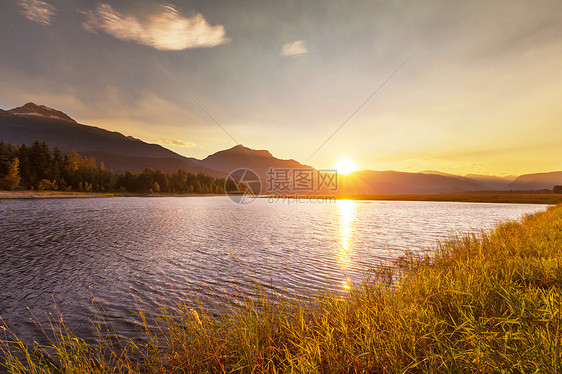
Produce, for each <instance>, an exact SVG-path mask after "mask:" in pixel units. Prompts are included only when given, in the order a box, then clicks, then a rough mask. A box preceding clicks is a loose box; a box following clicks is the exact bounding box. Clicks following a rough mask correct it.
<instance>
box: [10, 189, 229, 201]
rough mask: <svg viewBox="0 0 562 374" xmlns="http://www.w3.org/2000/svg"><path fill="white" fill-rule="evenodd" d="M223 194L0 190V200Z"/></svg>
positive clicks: (207, 195)
mask: <svg viewBox="0 0 562 374" xmlns="http://www.w3.org/2000/svg"><path fill="white" fill-rule="evenodd" d="M212 196H224V195H223V194H169V195H168V194H155V193H152V194H134V193H120V192H78V191H27V190H26V191H0V200H3V199H6V200H9V199H79V198H109V197H212Z"/></svg>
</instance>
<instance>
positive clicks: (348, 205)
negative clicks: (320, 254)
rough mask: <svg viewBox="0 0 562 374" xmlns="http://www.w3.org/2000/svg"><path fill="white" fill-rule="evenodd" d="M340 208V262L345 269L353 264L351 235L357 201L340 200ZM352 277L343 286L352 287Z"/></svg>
mask: <svg viewBox="0 0 562 374" xmlns="http://www.w3.org/2000/svg"><path fill="white" fill-rule="evenodd" d="M337 204H338V209H339V215H340V219H339V225H340V232H339V238H338V244H339V248H338V262H339V263H340V266H341V268H342V271H345V270H346V269H348V268H349V265H350V264H351V250H352V248H351V235H352V233H353V224H354V222H355V214H356V202H355V201H353V200H338V203H337ZM350 281H351V280H350V279H348V278H346V280H345V281H344V282H343V288H344V289H346V290H348V289H350V287H351V285H350Z"/></svg>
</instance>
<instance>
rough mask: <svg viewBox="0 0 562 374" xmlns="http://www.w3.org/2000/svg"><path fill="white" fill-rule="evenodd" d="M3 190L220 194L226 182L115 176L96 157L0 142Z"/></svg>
mask: <svg viewBox="0 0 562 374" xmlns="http://www.w3.org/2000/svg"><path fill="white" fill-rule="evenodd" d="M231 183H233V182H231ZM231 187H232V186H227V189H228V188H231ZM0 189H4V190H14V189H28V190H42V191H45V190H51V191H87V192H130V193H158V192H164V193H200V194H221V193H224V189H225V179H224V178H213V177H211V176H208V175H205V174H203V173H199V174H192V173H188V172H186V171H184V170H178V171H177V172H176V173H164V172H162V171H159V170H154V169H150V168H147V169H145V170H143V172H142V173H133V172H129V171H128V172H126V173H115V172H113V171H112V170H110V169H106V168H105V167H104V164H103V162H100V163H99V164H98V163H97V162H96V160H95V158H93V157H83V156H81V155H80V154H78V153H76V152H70V153H67V154H64V155H63V154H62V152H61V151H60V150H59V149H58V147H55V148H54V149H53V150H52V151H51V149H50V148H49V146H48V145H47V144H46V143H45V142H39V141H35V142H34V143H33V144H32V145H31V146H29V147H28V146H26V145H25V144H23V145H11V144H7V143H5V142H4V141H0Z"/></svg>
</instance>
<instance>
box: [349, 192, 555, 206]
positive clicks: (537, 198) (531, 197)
mask: <svg viewBox="0 0 562 374" xmlns="http://www.w3.org/2000/svg"><path fill="white" fill-rule="evenodd" d="M338 199H348V200H399V201H450V202H466V203H511V204H560V203H562V194H437V195H340V196H338Z"/></svg>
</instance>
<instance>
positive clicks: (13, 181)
mask: <svg viewBox="0 0 562 374" xmlns="http://www.w3.org/2000/svg"><path fill="white" fill-rule="evenodd" d="M19 167H20V160H19V159H18V158H17V157H16V158H14V159H13V160H12V161H11V162H10V164H9V165H8V174H7V175H6V176H5V177H4V183H3V184H4V185H5V187H6V189H7V190H10V191H11V190H13V189H14V188H16V187H17V186H19V184H20V180H21V178H20V172H19Z"/></svg>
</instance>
